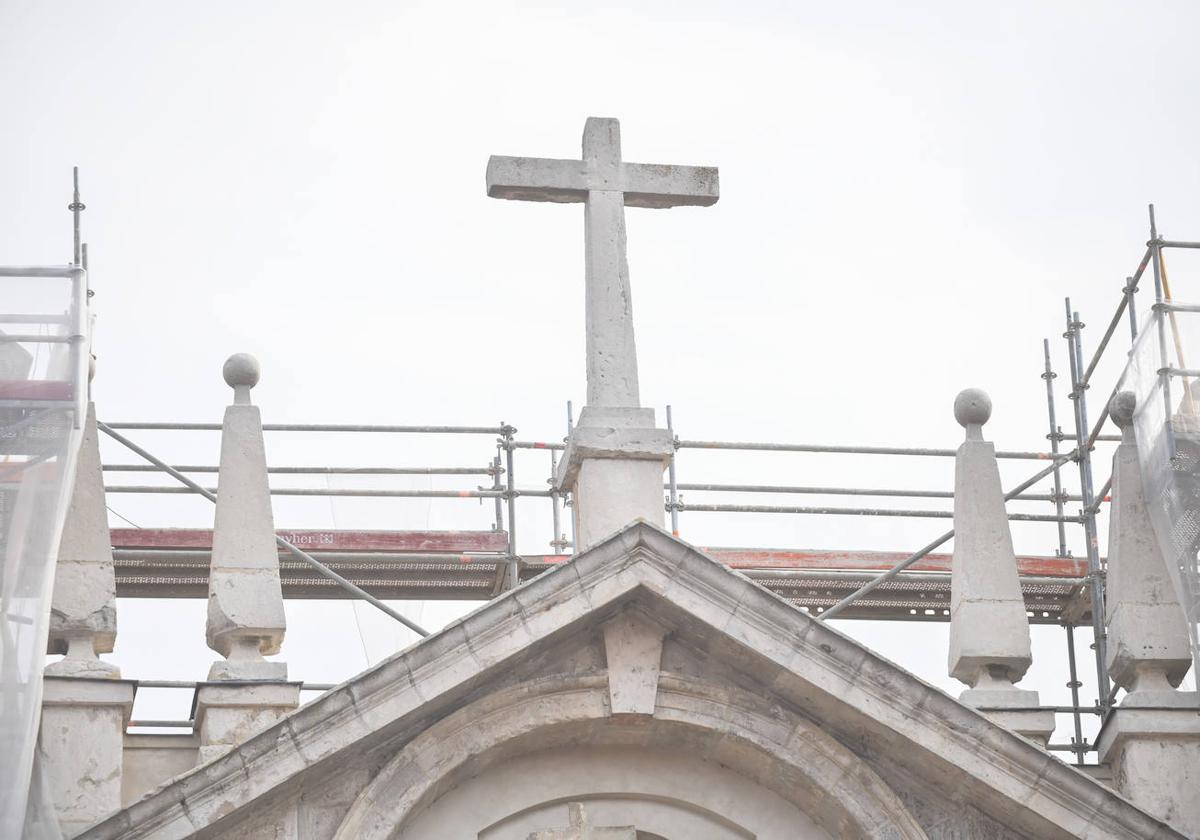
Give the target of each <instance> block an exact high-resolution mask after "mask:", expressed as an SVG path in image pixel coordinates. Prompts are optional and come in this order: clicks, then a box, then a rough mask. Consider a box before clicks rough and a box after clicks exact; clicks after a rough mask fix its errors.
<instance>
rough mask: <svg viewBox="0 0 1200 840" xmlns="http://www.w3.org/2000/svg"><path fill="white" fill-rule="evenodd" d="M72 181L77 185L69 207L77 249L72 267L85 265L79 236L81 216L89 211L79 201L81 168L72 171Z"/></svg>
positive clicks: (72, 259) (72, 260) (73, 251)
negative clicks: (85, 211)
mask: <svg viewBox="0 0 1200 840" xmlns="http://www.w3.org/2000/svg"><path fill="white" fill-rule="evenodd" d="M72 180H73V181H74V183H75V188H74V192H73V194H72V199H71V203H70V204H68V205H67V209H68V210H70V211H71V216H72V217H73V218H72V227H73V228H74V232H75V247H74V248H73V249H72V251H71V254H72V257H71V265H82V264H83V248H82V246H81V244H80V243H81V241H82V240H81V239H80V235H79V214H80V213H82V212H83V211H84V210H86V209H87V205H86V204H84V203H83V202H82V201H80V200H79V167H78V166H76V167H74V168H73V170H72Z"/></svg>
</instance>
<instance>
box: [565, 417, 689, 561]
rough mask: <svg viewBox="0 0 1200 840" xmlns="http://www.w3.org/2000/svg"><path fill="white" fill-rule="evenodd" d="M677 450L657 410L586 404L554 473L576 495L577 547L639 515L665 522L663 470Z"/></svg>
mask: <svg viewBox="0 0 1200 840" xmlns="http://www.w3.org/2000/svg"><path fill="white" fill-rule="evenodd" d="M674 454H675V445H674V441H672V439H671V436H670V434H669V433H668V432H667V431H666V430H665V429H656V428H654V410H653V409H649V408H612V407H594V406H587V407H585V408H584V409H583V411H582V412H581V413H580V416H579V423H578V424H576V426H575V427H574V429H572V430H571V436H570V438H569V439H568V440H567V449H566V451H565V452H564V453H563V458H562V460H561V461H560V462H559V468H558V475H557V476H556V477H555V484H556V486H557V487H558V488H559V489H560V490H563V491H566V492H570V493H571V494H572V499H573V502H574V507H573V508H572V515H573V516H574V517H575V540H576V543H577V546H578V548H579V550H584V549H586V548H588V547H589V546H592V545H595V544H596V543H598V542H600V541H601V540H602V539H604V538H606V537H608V536H610V535H612V534H614V533H616V532H617V531H619V530H621V529H622V528H624V527H625V526H626V525H628V524H629V523H630V522H634V521H636V520H639V519H640V520H644V521H646V522H649V523H651V524H653V525H658V526H661V525H662V523H663V515H664V509H665V507H664V501H663V490H662V474H663V470H664V469H666V467H667V464H668V463H669V461H670V459H671V458H672V457H674Z"/></svg>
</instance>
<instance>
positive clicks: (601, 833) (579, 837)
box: [529, 802, 638, 840]
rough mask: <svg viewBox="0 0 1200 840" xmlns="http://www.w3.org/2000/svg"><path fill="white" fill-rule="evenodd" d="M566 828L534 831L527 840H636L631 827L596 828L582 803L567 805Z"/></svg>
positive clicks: (634, 830) (635, 833)
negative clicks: (567, 822)
mask: <svg viewBox="0 0 1200 840" xmlns="http://www.w3.org/2000/svg"><path fill="white" fill-rule="evenodd" d="M567 819H568V820H569V821H570V825H569V826H568V827H567V828H562V829H559V828H548V829H545V830H543V831H535V832H533V833H532V834H530V835H529V840H637V835H638V832H637V829H635V828H634V827H633V826H632V825H624V826H597V825H595V824H594V823H593V822H592V821H591V820H590V819H589V818H588V812H587V808H586V807H585V806H584V804H583V803H582V802H571V803H569V804H568V805H567Z"/></svg>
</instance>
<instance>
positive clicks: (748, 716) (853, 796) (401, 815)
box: [334, 674, 926, 840]
mask: <svg viewBox="0 0 1200 840" xmlns="http://www.w3.org/2000/svg"><path fill="white" fill-rule="evenodd" d="M764 707H769V704H768V703H765V702H764V701H763V699H762V698H761V697H757V696H755V695H753V694H751V693H749V692H744V691H738V690H737V689H732V688H730V687H728V686H722V685H715V684H712V683H708V682H705V681H703V680H698V679H691V678H688V677H685V676H682V675H672V676H670V677H668V676H667V675H665V674H664V675H663V679H662V685H661V688H660V692H659V697H658V702H657V704H656V707H655V709H654V712H653V718H652V719H651V720H649V721H646V722H644V723H638V724H635V725H631V726H629V727H627V728H622V727H621V726H619V725H618V726H615V727H614V726H611V725H610V726H604V725H596V724H599V723H602V722H604V721H605V720H609V721H612V720H613V719H614V716H613V710H612V708H611V706H610V705H609V702H608V691H607V684H606V680H605V679H604V677H603V676H597V675H587V676H578V677H572V676H569V675H564V676H562V677H558V678H548V679H541V680H532V681H529V682H525V683H520V684H518V685H515V686H511V687H509V688H506V689H503V690H501V691H498V692H496V693H494V694H491V695H488V696H486V697H484V698H482V699H480V700H478V701H476V702H475V703H472V704H470V705H469V706H467V707H465V708H463V709H460V710H458V711H456V712H455V713H453V714H452V715H450V716H448V717H446V718H444V719H442V720H440V721H438V722H437V723H436V724H434V725H433V726H431V727H430V728H429V729H427V730H426V731H425V732H423V733H422V734H421V735H420V736H418V737H417V738H415V739H414V740H413V741H412V742H411V743H409V744H408V745H407V746H405V748H404V749H403V750H401V752H400V753H399V754H398V755H397V756H396V757H395V758H393V759H392V760H391V761H389V762H388V763H387V764H386V765H385V766H384V767H383V769H382V770H380V772H379V774H378V775H377V776H376V777H375V778H374V779H373V780H372V782H371V784H370V785H368V786H367V787H366V788H365V789H364V790H363V791H362V793H361V794H360V795H359V797H358V799H357V800H356V802H355V804H354V805H353V806H352V807H351V809H350V812H349V813H348V814H347V815H346V818H345V819H344V820H343V822H342V825H341V827H340V828H339V829H338V832H337V833H336V834H335V835H334V840H389V838H391V837H393V836H395V833H396V832H397V831H399V830H403V827H404V825H405V823H406V821H407V820H408V819H409V817H411V816H412V815H414V814H417V813H419V812H421V811H422V810H423V809H424V808H425V807H426V806H428V805H429V804H430V802H431V801H432V799H433V798H435V797H436V796H437V795H439V794H440V793H441V792H442V791H444V790H446V789H448V788H449V787H450V786H453V785H454V784H455V783H456V781H457V780H458V779H460V778H462V777H465V776H467V775H474V774H477V773H479V772H481V770H482V768H483V767H486V766H488V765H490V764H494V763H496V762H503V761H504V760H506V759H508V758H510V757H512V756H514V755H517V754H521V752H522V750H523V749H524V750H525V751H529V749H527V747H528V748H532V749H545V748H547V747H558V746H566V745H579V744H587V745H603V744H612V743H618V744H619V743H622V742H623V741H632V740H635V739H636V743H637V744H638V745H639V746H642V747H645V748H648V749H653V748H654V747H655V746H659V745H662V746H665V745H667V744H670V743H673V742H676V741H679V740H683V739H685V738H687V739H690V742H691V745H692V746H693V748H695V746H696V745H698V744H703V745H704V752H705V755H704V757H705V758H710V759H712V760H713V761H716V762H718V763H720V764H721V765H723V766H725V767H728V768H729V769H732V770H734V771H735V772H739V773H741V774H742V775H745V776H747V777H748V778H750V779H753V780H754V781H756V782H758V783H759V784H762V785H763V786H765V787H768V788H770V789H771V790H773V791H774V792H775V793H777V794H779V795H781V796H783V798H784V799H786V800H788V801H791V802H794V803H795V804H797V806H798V807H800V808H801V810H803V811H805V813H808V814H809V815H810V816H812V817H813V819H814V820H815V821H817V822H818V824H820V825H822V826H823V827H824V828H825V829H826V830H827V831H828V832H829V833H830V835H831V836H854V837H862V838H881V840H882V838H888V840H926V834H925V832H924V831H923V830H922V829H921V827H920V826H919V825H918V824H917V822H916V820H915V819H914V818H913V816H912V815H911V814H910V813H909V812H908V810H907V809H906V808H905V807H904V805H903V803H902V802H901V801H900V799H899V798H898V797H897V796H896V794H895V793H894V792H893V791H892V789H891V788H890V787H888V785H887V784H886V783H885V782H884V781H883V780H882V779H880V778H879V776H878V775H877V774H876V773H875V772H874V771H873V770H872V769H871V768H870V766H869V765H867V764H866V762H864V761H863V760H862V759H861V758H859V757H858V756H856V755H855V754H854V753H853V752H851V751H850V750H849V749H847V748H846V747H845V746H843V745H842V744H841V743H839V742H838V741H837V740H836V739H834V738H833V737H831V736H830V735H828V734H827V733H825V732H823V731H822V730H821V728H820V726H819V725H818V724H816V723H814V722H813V721H811V720H808V719H806V718H803V717H801V716H799V715H796V714H788V715H780V712H779V710H778V709H777V708H764ZM698 757H699V756H698Z"/></svg>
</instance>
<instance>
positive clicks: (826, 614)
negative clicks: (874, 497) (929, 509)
mask: <svg viewBox="0 0 1200 840" xmlns="http://www.w3.org/2000/svg"><path fill="white" fill-rule="evenodd" d="M1076 454H1077V450H1072V451H1071V452H1068V453H1066V454H1064V455H1059V456H1058V457H1057V458H1055V459H1054V463H1052V464H1050V465H1049V466H1047V467H1045V468H1043V469H1040V470H1038V471H1037V472H1036V473H1034V474H1033V475H1031V476H1030V477H1029V478H1027V479H1025V480H1024V481H1022V482H1021V483H1020V484H1018V485H1017V486H1016V487H1014V488H1013V489H1012V490H1009V491H1008V492H1007V493H1006V494H1004V500H1005V501H1006V502H1007V501H1009V500H1010V499H1012V498H1014V497H1015V496H1019V495H1020V494H1021V493H1024V492H1025V491H1026V490H1028V489H1029V488H1030V487H1032V486H1033V485H1035V484H1037V483H1038V482H1039V481H1041V480H1042V479H1043V478H1045V477H1046V476H1048V475H1050V473H1052V472H1054V471H1055V470H1056V469H1058V468H1059V467H1061V466H1062V465H1063V464H1065V463H1067V462H1068V461H1072V460H1074V459H1075V457H1076ZM952 539H954V529H953V528H951V529H950V530H949V531H947V532H946V533H944V534H942V535H941V536H940V537H938V538H937V539H935V540H934V541H933V542H931V543H929V544H927V545H925V546H924V547H922V548H919V549H917V550H916V551H914V552H913V553H912V554H910V555H909V556H908V557H906V558H905V559H904V560H902V561H900V562H899V563H897V564H896V565H895V566H892V568H890V569H888V570H887V571H886V572H884V573H883V574H881V575H879V576H878V577H875V578H873V579H871V580H870V581H868V582H867V583H865V584H863V585H862V586H861V587H859V588H858V589H856V590H855V591H854V592H851V593H850V594H849V595H847V596H846V597H845V598H843V599H842V600H840V601H838V602H837V603H836V604H834V605H833V606H832V607H830V608H829V609H827V610H824V611H823V612H822V613H820V615H818V616H817V618H819V619H821V620H824V619H826V618H831V617H832V616H835V615H837V614H838V613H839V612H841V611H842V610H844V609H845V608H846V607H848V606H850V605H851V604H853V603H854V602H855V601H857V600H858V599H859V598H861V597H862V596H864V595H866V594H868V593H869V592H873V591H874V590H875V589H877V588H878V587H879V586H881V585H882V584H884V583H887V582H888V581H889V580H891V579H892V578H894V577H895V576H896V575H898V574H900V573H901V572H903V571H904V570H905V569H907V568H908V567H909V566H911V565H913V564H914V563H916V562H917V561H918V560H920V559H921V558H922V557H924V556H925V555H926V554H928V553H929V552H931V551H933V550H934V549H935V548H939V547H940V546H942V545H945V544H946V543H948V542H949V541H950V540H952Z"/></svg>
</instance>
